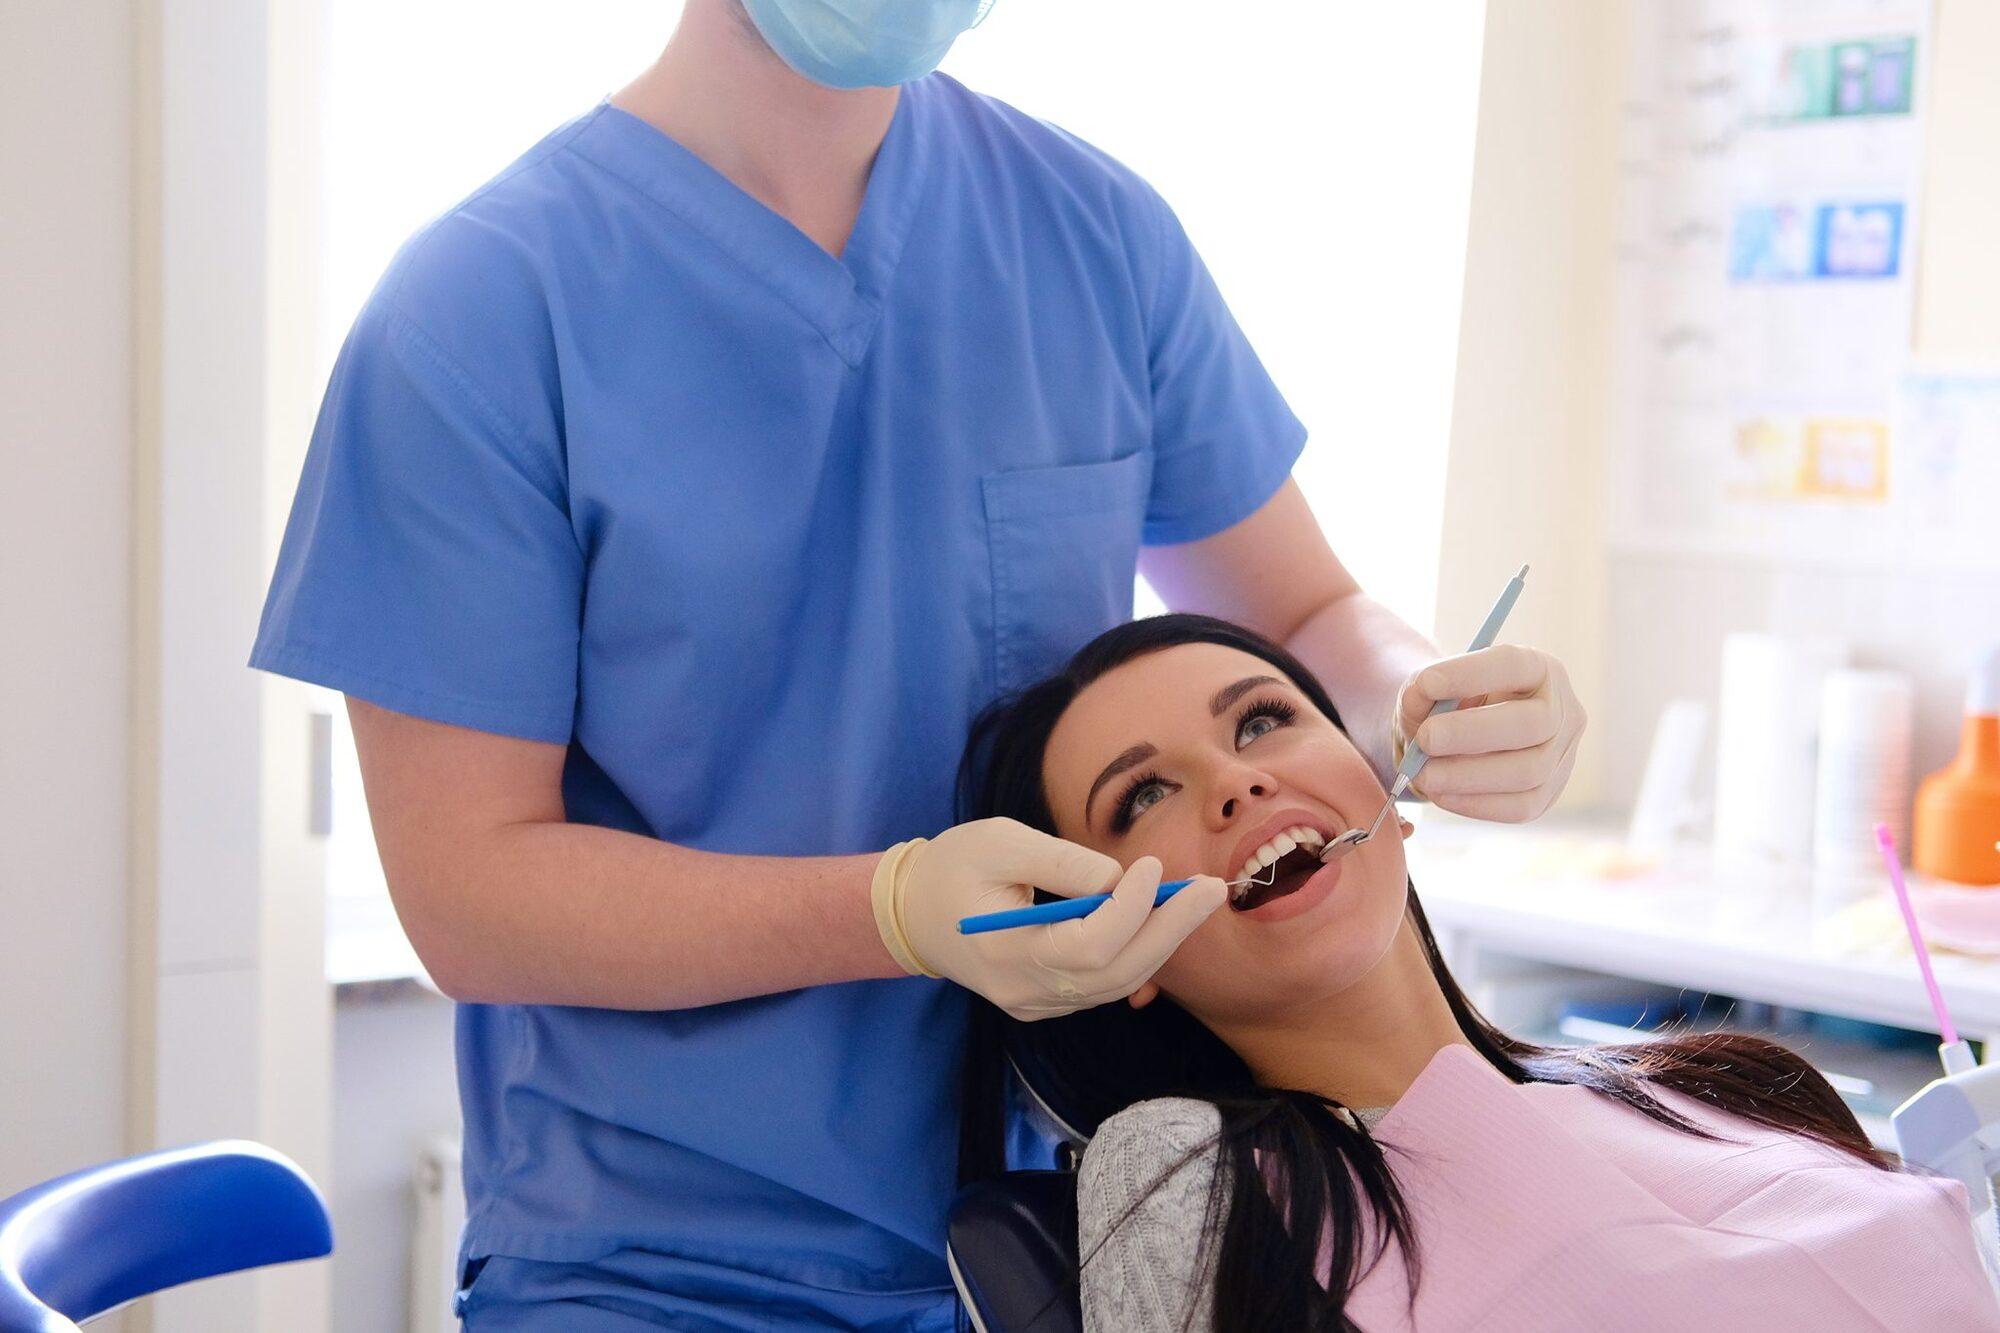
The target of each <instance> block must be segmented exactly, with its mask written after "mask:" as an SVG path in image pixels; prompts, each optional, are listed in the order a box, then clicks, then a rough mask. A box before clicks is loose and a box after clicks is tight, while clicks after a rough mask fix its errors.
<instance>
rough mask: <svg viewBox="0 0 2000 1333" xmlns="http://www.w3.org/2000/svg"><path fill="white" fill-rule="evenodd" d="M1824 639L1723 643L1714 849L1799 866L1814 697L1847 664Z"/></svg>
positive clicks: (1809, 789)
mask: <svg viewBox="0 0 2000 1333" xmlns="http://www.w3.org/2000/svg"><path fill="white" fill-rule="evenodd" d="M1846 662H1847V646H1846V645H1845V644H1843V643H1841V642H1839V641H1838V640H1834V639H1823V638H1784V637H1780V636H1778V635H1775V634H1760V633H1736V634H1731V635H1729V636H1728V637H1727V638H1726V639H1724V640H1723V643H1722V690H1721V695H1722V697H1721V706H1720V707H1719V708H1718V710H1717V715H1718V716H1717V725H1716V738H1715V848H1716V851H1717V852H1718V853H1721V854H1725V855H1734V856H1745V855H1747V856H1753V857H1755V856H1766V857H1780V858H1784V859H1787V860H1792V861H1797V862H1800V863H1803V862H1805V861H1806V860H1807V858H1808V857H1809V856H1810V855H1811V853H1812V824H1813V790H1814V780H1815V776H1816V774H1815V770H1816V768H1817V762H1816V755H1815V752H1814V742H1815V738H1816V736H1817V734H1818V731H1819V713H1820V689H1821V686H1822V685H1823V684H1824V682H1825V680H1826V676H1827V674H1828V673H1829V672H1832V671H1835V670H1837V669H1839V668H1840V667H1842V666H1844V665H1846Z"/></svg>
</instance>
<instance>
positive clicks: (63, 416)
mask: <svg viewBox="0 0 2000 1333" xmlns="http://www.w3.org/2000/svg"><path fill="white" fill-rule="evenodd" d="M132 46H133V29H132V15H131V12H130V10H129V7H128V6H127V5H125V4H121V3H112V2H111V0H96V2H94V3H90V4H77V3H74V0H6V3H5V4H4V5H0V199H4V200H5V205H4V206H0V476H4V477H5V482H4V484H0V1125H4V1126H6V1130H5V1132H4V1133H0V1195H4V1194H9V1193H12V1192H13V1191H14V1190H15V1189H17V1188H19V1187H21V1186H22V1185H25V1184H28V1183H30V1182H32V1181H34V1180H38V1179H41V1178H43V1177H46V1176H48V1175H52V1174H56V1173H58V1172H61V1171H65V1170H70V1169H74V1168H76V1167H79V1166H82V1165H85V1164H87V1163H90V1162H93V1161H98V1160H102V1159H104V1158H110V1157H117V1156H119V1155H121V1153H122V1152H123V1149H124V1146H125V1141H126V1140H125V1121H124V1116H125V1094H126V1070H125V1059H126V1033H127V1021H126V905H127V879H128V874H129V869H130V855H129V844H128V819H129V812H130V805H129V782H130V759H129V749H130V745H131V725H130V721H129V715H130V708H131V704H130V699H129V695H128V691H129V687H130V679H131V676H130V667H129V662H130V657H131V651H132V629H131V596H130V584H131V573H130V562H131V545H130V540H129V536H128V533H129V528H130V523H131V512H130V511H131V502H132V493H131V482H130V468H131V456H132V429H133V426H132V412H133V396H132V390H131V378H132V295H131V284H132V242H131V226H132V193H131V190H132V186H131V175H132V152H133V115H132Z"/></svg>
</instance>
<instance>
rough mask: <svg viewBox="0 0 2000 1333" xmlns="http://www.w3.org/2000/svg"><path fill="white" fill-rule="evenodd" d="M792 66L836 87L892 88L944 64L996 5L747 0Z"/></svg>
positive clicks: (978, 0)
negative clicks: (961, 38)
mask: <svg viewBox="0 0 2000 1333" xmlns="http://www.w3.org/2000/svg"><path fill="white" fill-rule="evenodd" d="M743 7H744V9H746V10H748V11H749V14H750V18H751V20H752V21H753V22H754V23H756V25H757V30H758V31H759V32H761V33H763V34H764V40H765V41H767V42H769V43H770V44H771V49H772V50H773V51H776V52H777V53H778V55H779V58H781V59H782V60H783V61H784V62H785V63H786V64H787V65H790V66H791V67H792V68H793V69H795V70H797V71H798V72H799V73H801V74H803V75H805V76H806V77H807V78H809V79H811V80H812V81H813V82H814V83H823V84H825V85H826V86H827V87H829V88H889V87H894V86H895V85H896V84H899V83H908V82H909V81H910V80H911V79H920V78H922V77H923V76H924V75H926V74H928V73H930V72H931V71H932V70H934V69H936V68H937V67H938V62H939V61H940V60H943V59H944V53H945V52H947V51H949V50H951V44H952V43H953V42H955V41H957V40H958V35H959V34H960V33H962V32H965V31H967V30H968V29H971V28H976V27H978V26H979V21H980V20H981V19H983V18H985V17H986V11H987V10H989V9H991V8H992V7H993V0H743Z"/></svg>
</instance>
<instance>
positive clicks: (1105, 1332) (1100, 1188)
mask: <svg viewBox="0 0 2000 1333" xmlns="http://www.w3.org/2000/svg"><path fill="white" fill-rule="evenodd" d="M1383 1114H1385V1111H1382V1110H1372V1111H1362V1112H1360V1113H1359V1116H1360V1118H1361V1119H1362V1120H1363V1121H1364V1122H1366V1123H1369V1124H1373V1123H1374V1122H1375V1121H1376V1120H1378V1119H1380V1118H1381V1116H1382V1115H1383ZM1221 1132H1222V1116H1221V1113H1220V1112H1218V1111H1217V1110H1216V1109H1215V1107H1214V1106H1213V1105H1211V1104H1210V1103H1208V1102H1201V1101H1193V1100H1190V1099H1188V1098H1185V1097H1162V1098H1160V1099H1158V1100H1156V1101H1150V1102H1140V1103H1138V1104H1137V1105H1136V1106H1130V1107H1127V1108H1126V1109H1125V1110H1123V1111H1120V1112H1119V1113H1118V1114H1117V1115H1114V1116H1112V1117H1111V1118H1110V1119H1109V1120H1106V1121H1105V1122H1104V1124H1103V1125H1102V1126H1100V1127H1099V1129H1098V1131H1097V1134H1096V1136H1095V1137H1094V1138H1092V1139H1091V1141H1090V1146H1089V1147H1088V1148H1086V1149H1085V1150H1084V1154H1083V1166H1082V1169H1081V1171H1080V1172H1079V1175H1078V1178H1077V1241H1078V1245H1079V1247H1080V1248H1079V1253H1080V1254H1081V1255H1082V1257H1083V1259H1084V1264H1083V1284H1082V1295H1083V1327H1084V1331H1085V1333H1182V1330H1187V1331H1188V1333H1212V1331H1213V1329H1214V1328H1215V1314H1214V1312H1215V1255H1216V1249H1217V1245H1218V1242H1219V1239H1220V1237H1221V1235H1222V1226H1223V1224H1224V1223H1225V1222H1227V1220H1228V1219H1227V1218H1226V1217H1218V1218H1217V1219H1215V1224H1214V1228H1213V1229H1212V1230H1211V1229H1209V1228H1207V1227H1204V1225H1203V1223H1204V1221H1205V1220H1206V1213H1207V1210H1208V1194H1209V1188H1210V1186H1211V1185H1212V1184H1213V1183H1214V1180H1215V1172H1216V1168H1217V1166H1218V1164H1219V1163H1220V1162H1221V1152H1220V1149H1219V1146H1218V1142H1217V1140H1218V1136H1219V1135H1220V1134H1221ZM1189 1154H1192V1155H1191V1156H1190V1155H1189ZM1183 1157H1187V1159H1188V1160H1187V1162H1186V1164H1185V1165H1181V1166H1179V1168H1178V1169H1175V1164H1176V1163H1178V1162H1180V1160H1181V1158H1183ZM1169 1173H1171V1174H1169ZM1155 1186H1157V1188H1155ZM1225 1197H1226V1196H1225ZM1135 1205H1136V1206H1135ZM1127 1210H1130V1215H1129V1216H1127V1215H1126V1214H1127ZM1121 1219H1122V1220H1121Z"/></svg>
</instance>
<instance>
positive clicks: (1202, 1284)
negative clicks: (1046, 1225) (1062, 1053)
mask: <svg viewBox="0 0 2000 1333" xmlns="http://www.w3.org/2000/svg"><path fill="white" fill-rule="evenodd" d="M1221 1127H1222V1120H1221V1117H1220V1115H1219V1114H1218V1113H1217V1112H1216V1109H1215V1107H1214V1106H1212V1105H1210V1104H1208V1103H1206V1102H1198V1101H1194V1100H1192V1099H1189V1098H1182V1097H1169V1098H1162V1099H1160V1100H1158V1101H1149V1102H1141V1103H1139V1104H1138V1105H1137V1106H1132V1107H1128V1108H1127V1109H1125V1110H1123V1111H1120V1112H1119V1113H1118V1114H1117V1115H1114V1116H1112V1117H1111V1118H1110V1119H1109V1120H1107V1121H1105V1122H1104V1124H1103V1125H1102V1126H1100V1127H1099V1129H1098V1132H1097V1134H1096V1136H1095V1137H1094V1138H1092V1139H1091V1141H1090V1146H1089V1147H1088V1148H1087V1149H1085V1150H1084V1154H1083V1165H1082V1167H1081V1168H1080V1170H1079V1171H1078V1173H1077V1245H1078V1251H1077V1253H1078V1258H1079V1259H1080V1260H1081V1263H1082V1267H1081V1287H1082V1302H1083V1327H1084V1333H1181V1331H1182V1330H1186V1331H1187V1333H1203V1331H1204V1330H1209V1329H1213V1328H1214V1327H1215V1319H1214V1315H1215V1264H1216V1259H1217V1256H1216V1254H1215V1253H1214V1252H1213V1247H1214V1246H1215V1245H1217V1244H1219V1236H1220V1234H1221V1233H1220V1231H1219V1230H1218V1231H1217V1232H1215V1233H1213V1234H1211V1233H1210V1232H1208V1231H1207V1230H1206V1229H1205V1228H1204V1227H1203V1222H1204V1221H1205V1220H1206V1219H1207V1215H1208V1202H1209V1194H1210V1191H1211V1189H1212V1188H1213V1186H1214V1182H1215V1173H1216V1171H1217V1169H1218V1167H1219V1164H1220V1162H1221V1154H1220V1151H1219V1149H1218V1147H1217V1136H1218V1135H1219V1133H1220V1132H1221Z"/></svg>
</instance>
